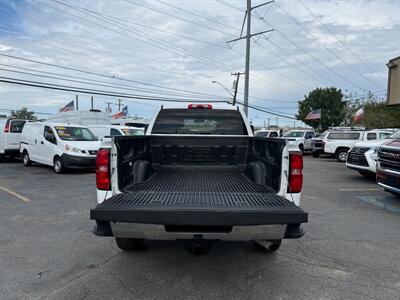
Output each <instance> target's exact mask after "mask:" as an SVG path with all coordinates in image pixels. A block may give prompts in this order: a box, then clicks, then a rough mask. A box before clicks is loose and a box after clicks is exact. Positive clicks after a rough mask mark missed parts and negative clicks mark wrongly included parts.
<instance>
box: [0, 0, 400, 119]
mask: <svg viewBox="0 0 400 300" xmlns="http://www.w3.org/2000/svg"><path fill="white" fill-rule="evenodd" d="M62 2H65V3H67V5H63V4H61V3H62ZM132 2H135V1H134V0H132ZM302 2H303V3H304V4H305V5H306V6H307V7H309V9H310V10H311V11H312V12H313V13H314V14H315V15H316V16H318V18H319V20H321V22H322V23H323V24H324V26H326V27H327V28H329V31H332V32H335V35H334V36H332V35H331V34H330V33H329V32H327V30H326V28H325V27H324V26H322V25H321V24H320V22H318V21H317V19H316V18H315V17H313V16H312V15H310V13H309V12H308V11H307V10H306V9H304V7H303V6H301V5H300V4H298V3H297V2H294V1H279V2H278V5H274V6H272V8H268V7H264V8H260V9H258V10H257V13H258V14H259V16H263V15H264V14H265V13H266V12H267V9H268V13H267V14H266V15H265V17H264V22H263V21H262V20H260V18H258V17H257V16H256V15H255V16H253V21H252V26H253V32H257V31H259V30H266V29H268V28H270V27H273V28H274V29H275V31H274V32H273V33H272V35H271V37H270V41H271V42H269V41H267V40H266V39H265V38H264V37H261V38H260V39H258V40H257V41H258V43H259V44H260V46H262V47H260V46H259V45H257V44H255V43H253V44H252V48H251V56H252V60H253V62H252V64H251V71H252V78H251V90H250V95H251V96H252V97H254V98H253V99H252V100H251V101H253V102H252V103H255V104H257V105H263V106H266V107H269V106H271V107H274V109H275V110H279V111H281V112H283V113H286V114H291V115H293V114H294V113H296V109H297V108H296V101H298V100H299V99H301V97H302V96H303V95H304V94H306V93H308V92H309V91H310V89H312V88H313V87H317V86H318V87H319V86H331V85H332V82H333V83H334V84H335V85H337V86H338V87H340V88H342V89H343V90H345V89H347V90H350V91H351V90H355V89H356V88H354V87H353V86H351V85H350V84H349V83H347V82H345V81H343V80H342V79H341V78H339V77H338V76H337V75H335V73H334V72H332V70H333V71H335V72H337V73H340V74H345V76H346V77H348V78H349V80H350V81H352V82H354V84H355V85H359V86H361V87H362V88H363V89H366V90H377V87H376V86H375V85H373V84H371V83H370V82H368V81H367V80H365V79H364V78H362V77H361V76H359V75H358V74H355V73H354V72H351V70H349V68H348V67H347V66H346V65H344V64H343V63H342V62H341V61H340V60H338V59H337V58H336V57H334V56H332V54H331V53H330V52H329V51H327V50H326V49H327V48H328V49H331V50H332V51H334V52H335V53H337V55H339V56H340V57H341V58H342V59H343V60H344V61H345V62H346V63H348V64H349V65H351V66H353V67H354V68H357V69H358V70H360V72H362V73H363V74H365V76H367V77H368V78H370V79H371V80H373V81H374V82H375V83H376V85H380V86H383V87H385V86H386V75H383V76H382V74H386V73H387V72H386V71H387V70H386V67H385V63H386V62H387V60H388V59H390V58H391V57H394V56H396V55H398V53H399V52H400V49H399V48H400V46H399V45H400V41H399V39H400V37H399V32H400V25H399V19H400V17H399V7H400V1H399V0H396V1H365V2H363V1H333V2H332V1H322V0H321V1H306V0H302ZM138 3H139V4H144V5H146V6H148V7H150V9H148V8H145V7H141V6H138V5H134V4H132V3H128V2H127V1H105V0H102V1H101V0H99V1H88V0H87V1H78V0H57V1H44V0H26V1H20V3H19V5H15V2H14V1H8V0H0V7H1V9H0V34H1V37H2V39H1V44H0V53H7V54H10V55H16V56H22V57H26V58H30V59H34V60H39V61H43V62H48V63H54V64H59V65H63V66H66V67H71V68H78V69H83V70H87V71H90V72H96V73H100V74H104V75H107V76H110V77H112V76H115V77H118V78H125V79H130V80H135V81H142V82H148V83H151V84H156V85H160V86H166V87H168V88H174V89H184V90H193V91H197V92H201V93H207V94H215V95H219V96H220V97H221V98H222V97H229V94H228V93H226V92H225V91H224V90H223V89H222V88H221V87H220V86H218V85H215V84H212V83H211V81H212V80H218V81H220V82H221V83H222V84H224V85H225V86H227V87H228V88H230V87H231V86H232V81H233V77H232V76H231V75H230V73H231V72H235V71H243V69H244V57H243V53H244V51H245V43H244V41H238V42H236V43H235V44H233V45H232V46H233V49H234V51H232V50H231V49H229V48H228V47H227V46H226V43H225V42H226V41H227V40H229V39H231V38H232V37H234V36H237V35H238V34H239V33H240V28H241V25H242V24H241V22H242V20H243V13H241V12H239V11H236V10H233V9H232V8H230V7H228V6H226V5H224V4H223V3H222V2H221V1H211V0H205V1H185V2H183V1H168V3H171V4H172V5H176V6H179V7H182V8H183V9H185V10H187V11H191V12H193V13H195V14H198V15H202V16H205V17H206V18H208V20H207V19H204V18H200V17H196V16H194V15H190V14H188V13H185V12H183V11H180V10H178V9H174V8H172V7H169V6H167V5H164V4H162V3H160V2H158V1H147V2H138ZM228 3H229V4H232V5H234V6H237V7H240V8H241V9H244V5H243V1H229V2H228ZM91 11H93V12H94V13H92V12H91ZM158 11H160V12H163V13H164V14H163V13H160V12H158ZM5 15H7V16H9V15H12V16H13V17H7V18H5V17H4V18H2V16H5ZM173 16H176V18H175V17H173ZM109 18H110V19H109ZM182 19H183V20H186V21H183V20H182ZM110 20H113V21H110ZM213 21H215V22H213ZM218 23H223V24H226V25H221V24H218ZM138 24H139V25H141V26H139V25H138ZM166 31H167V32H169V33H167V32H166ZM221 31H222V32H221ZM223 32H226V33H228V34H224V33H223ZM171 33H172V34H171ZM174 33H175V34H174ZM185 36H186V37H189V38H185ZM285 36H286V37H285ZM272 43H274V44H275V45H277V46H275V45H274V44H272ZM343 43H344V44H346V45H347V47H349V48H351V49H352V51H353V52H354V53H355V54H356V55H357V56H359V57H361V58H362V60H363V61H364V62H366V63H367V64H368V66H366V65H365V64H364V63H363V62H361V61H360V60H359V59H358V58H357V57H356V56H354V55H353V54H352V53H349V51H347V49H346V48H344V47H343ZM299 47H300V48H299ZM235 51H238V52H239V53H237V52H235ZM277 55H279V56H277ZM282 58H284V59H282ZM288 62H289V64H288ZM0 63H2V64H9V65H13V66H19V67H28V68H34V69H37V70H41V71H46V72H56V73H60V74H64V75H68V76H80V77H85V78H88V79H91V80H101V81H105V82H107V83H108V84H112V85H122V84H125V85H129V86H130V87H131V88H135V87H136V88H141V89H143V88H146V89H153V90H160V88H155V87H150V86H145V85H139V84H135V83H133V82H129V81H121V80H117V79H115V78H114V79H112V78H105V77H99V76H95V75H89V74H83V73H77V72H73V71H68V70H62V69H57V68H53V67H49V66H41V65H37V64H34V63H28V62H23V61H18V60H15V59H10V58H5V57H0ZM324 65H326V66H324ZM2 68H3V67H2ZM371 69H372V70H371ZM308 74H311V75H312V76H309V75H308ZM0 76H2V77H18V78H25V79H29V80H45V79H44V78H38V77H34V76H27V75H24V76H22V75H21V74H20V75H17V74H15V73H12V72H8V71H5V70H0ZM243 79H244V78H243V77H242V78H241V81H240V85H239V87H240V92H241V94H239V96H240V97H241V98H242V97H243V96H242V92H243V82H244V80H243ZM45 81H46V82H51V83H56V84H65V85H74V86H80V87H85V88H89V87H91V88H99V89H100V87H98V86H97V87H96V86H88V85H84V84H79V83H76V82H75V83H72V82H66V81H60V80H50V79H46V80H45ZM103 89H106V88H103ZM107 89H111V88H107ZM111 90H113V91H118V89H115V88H114V89H111ZM161 90H162V89H161ZM164 91H166V90H164ZM125 92H130V93H133V91H127V90H125ZM169 92H170V93H174V91H171V90H170V91H169ZM359 92H360V91H359ZM175 93H177V92H176V91H175ZM74 97H75V95H74V93H68V92H57V91H49V90H38V89H34V88H28V87H21V86H11V85H4V84H0V106H1V107H4V108H10V109H17V108H19V107H21V106H23V105H24V106H28V107H33V108H34V107H38V108H39V107H40V110H41V111H48V112H56V111H57V109H58V108H59V106H61V105H63V104H65V103H67V102H68V101H71V99H73V98H74ZM80 97H81V99H82V100H81V102H80V103H82V105H81V107H83V108H88V107H89V99H90V95H81V96H80ZM170 97H173V96H172V95H170ZM110 99H111V100H112V101H115V100H116V99H115V98H110V97H100V96H95V101H96V105H97V107H98V108H104V107H105V104H104V102H106V101H110ZM124 101H125V103H127V104H128V105H129V107H130V112H134V113H137V114H139V115H144V116H146V117H149V116H151V115H152V113H153V112H154V111H155V109H156V107H157V106H158V105H160V104H161V103H160V102H153V103H145V102H143V101H133V100H128V99H125V100H124ZM288 103H292V104H293V105H288ZM114 108H115V107H114ZM280 108H281V109H280ZM251 114H252V116H253V117H255V116H257V120H262V119H263V118H264V119H265V118H267V117H271V116H267V115H265V114H262V113H259V112H255V111H251ZM287 122H290V123H291V122H292V121H287Z"/></svg>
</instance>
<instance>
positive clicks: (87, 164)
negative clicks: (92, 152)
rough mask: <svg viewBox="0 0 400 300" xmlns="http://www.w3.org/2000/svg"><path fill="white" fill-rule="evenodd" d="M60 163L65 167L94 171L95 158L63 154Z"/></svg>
mask: <svg viewBox="0 0 400 300" xmlns="http://www.w3.org/2000/svg"><path fill="white" fill-rule="evenodd" d="M61 162H62V164H63V166H65V167H77V168H88V169H94V168H95V167H96V157H84V156H76V155H69V154H65V153H64V154H62V155H61Z"/></svg>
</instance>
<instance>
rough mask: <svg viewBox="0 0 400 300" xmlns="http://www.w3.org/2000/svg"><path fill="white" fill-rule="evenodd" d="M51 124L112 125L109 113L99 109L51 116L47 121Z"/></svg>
mask: <svg viewBox="0 0 400 300" xmlns="http://www.w3.org/2000/svg"><path fill="white" fill-rule="evenodd" d="M46 122H49V123H57V124H75V125H83V126H88V125H111V121H110V117H109V116H108V113H106V112H102V111H100V110H97V109H93V110H89V111H67V112H62V113H59V114H57V115H53V116H49V117H48V118H47V120H46Z"/></svg>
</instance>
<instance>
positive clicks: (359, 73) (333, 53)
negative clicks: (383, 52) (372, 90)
mask: <svg viewBox="0 0 400 300" xmlns="http://www.w3.org/2000/svg"><path fill="white" fill-rule="evenodd" d="M299 3H300V4H301V5H302V6H303V7H304V8H306V9H307V11H308V12H309V13H310V14H311V16H312V17H313V18H314V19H316V20H317V21H318V22H319V23H320V24H321V25H323V26H324V27H326V26H325V24H323V23H322V22H321V21H320V20H319V19H317V17H316V16H314V14H313V13H312V12H311V10H309V8H308V7H307V6H306V5H305V4H303V3H302V2H301V1H299ZM277 5H278V6H279V8H280V9H281V10H282V11H283V12H285V13H286V15H288V16H289V17H290V18H291V19H292V20H294V22H295V23H296V24H297V26H299V27H300V28H302V29H303V30H304V31H306V32H307V29H306V28H305V27H304V26H303V25H302V24H301V23H300V22H299V21H297V20H296V19H295V18H294V17H293V16H292V15H291V14H289V13H288V11H287V10H286V9H284V8H283V7H282V6H281V5H279V4H277ZM329 32H330V31H329ZM331 34H332V33H331ZM333 36H334V35H333ZM334 37H335V36H334ZM335 39H336V37H335ZM336 40H337V39H336ZM324 48H325V50H327V51H328V52H329V53H331V54H332V55H333V56H334V57H336V58H337V59H338V60H339V61H340V62H342V63H343V64H344V65H345V66H346V67H347V68H349V69H350V70H352V71H353V72H354V73H357V74H358V75H360V76H361V77H362V78H364V79H365V80H367V81H368V82H370V83H372V84H373V85H375V86H377V87H378V88H382V87H381V86H379V85H377V84H376V83H375V82H373V81H372V80H370V79H369V78H368V77H366V76H365V75H364V74H362V73H361V72H360V71H358V70H357V69H356V68H354V67H353V66H352V65H350V64H348V63H347V62H346V61H345V60H344V59H343V58H341V57H340V56H339V55H338V54H336V53H335V52H334V51H332V49H330V48H328V47H325V46H324Z"/></svg>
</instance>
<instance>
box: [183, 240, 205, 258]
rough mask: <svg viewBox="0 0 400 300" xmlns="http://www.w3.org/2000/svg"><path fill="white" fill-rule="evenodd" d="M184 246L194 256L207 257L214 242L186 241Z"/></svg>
mask: <svg viewBox="0 0 400 300" xmlns="http://www.w3.org/2000/svg"><path fill="white" fill-rule="evenodd" d="M184 246H185V249H186V251H187V252H189V253H190V254H192V255H206V254H208V252H209V251H210V249H211V246H212V242H211V241H209V240H185V241H184Z"/></svg>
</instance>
